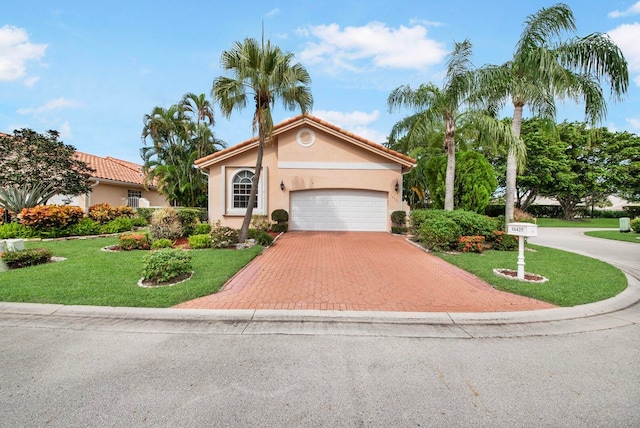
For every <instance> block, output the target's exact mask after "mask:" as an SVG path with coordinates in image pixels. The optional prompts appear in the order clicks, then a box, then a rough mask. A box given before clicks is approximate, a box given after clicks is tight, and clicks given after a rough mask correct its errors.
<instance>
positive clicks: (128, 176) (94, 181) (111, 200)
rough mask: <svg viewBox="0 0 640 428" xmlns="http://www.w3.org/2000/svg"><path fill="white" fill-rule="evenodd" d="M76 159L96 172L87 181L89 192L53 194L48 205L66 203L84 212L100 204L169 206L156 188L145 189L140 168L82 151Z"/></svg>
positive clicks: (133, 164)
mask: <svg viewBox="0 0 640 428" xmlns="http://www.w3.org/2000/svg"><path fill="white" fill-rule="evenodd" d="M76 157H77V158H78V159H80V160H81V161H83V162H85V163H86V164H87V165H89V166H90V167H91V168H93V169H94V170H95V172H94V173H93V175H92V176H91V178H89V184H90V185H91V192H90V193H88V194H86V195H80V196H71V197H68V196H64V195H56V196H54V197H53V198H51V199H49V202H48V203H49V204H65V203H69V204H71V205H77V206H79V207H81V208H82V209H84V210H85V211H87V210H88V208H89V207H90V206H92V205H95V204H100V203H108V204H109V205H112V206H122V205H126V206H130V207H133V208H139V207H149V206H151V207H158V206H161V207H165V206H169V201H168V200H167V198H166V197H164V196H163V195H161V194H160V193H158V190H157V188H156V187H153V186H148V187H146V188H145V185H144V175H143V173H142V165H138V164H135V163H133V162H128V161H125V160H121V159H116V158H112V157H110V156H107V157H104V158H103V157H99V156H95V155H90V154H88V153H83V152H76Z"/></svg>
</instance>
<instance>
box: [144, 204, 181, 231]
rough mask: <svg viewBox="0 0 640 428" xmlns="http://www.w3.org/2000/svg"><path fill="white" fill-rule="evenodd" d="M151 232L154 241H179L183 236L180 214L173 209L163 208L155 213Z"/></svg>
mask: <svg viewBox="0 0 640 428" xmlns="http://www.w3.org/2000/svg"><path fill="white" fill-rule="evenodd" d="M149 231H150V232H151V236H152V237H153V239H160V238H166V239H177V238H180V237H181V236H183V233H182V224H181V223H180V218H179V217H178V212H177V211H176V210H175V209H173V208H162V209H159V210H157V211H155V212H154V213H153V215H152V216H151V223H150V224H149Z"/></svg>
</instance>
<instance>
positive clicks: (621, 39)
mask: <svg viewBox="0 0 640 428" xmlns="http://www.w3.org/2000/svg"><path fill="white" fill-rule="evenodd" d="M638 4H640V3H638ZM608 34H609V36H610V37H611V39H612V40H613V41H614V42H615V44H616V45H618V47H619V48H620V49H621V50H622V53H623V54H624V56H625V58H626V59H627V63H628V64H629V71H630V72H631V73H640V44H639V43H638V40H640V22H634V23H633V24H623V25H620V26H619V27H616V28H614V29H613V30H611V31H609V32H608ZM633 81H634V82H635V83H636V85H638V86H640V76H635V77H633Z"/></svg>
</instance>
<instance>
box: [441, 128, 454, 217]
mask: <svg viewBox="0 0 640 428" xmlns="http://www.w3.org/2000/svg"><path fill="white" fill-rule="evenodd" d="M445 123H446V127H447V129H446V131H445V132H446V134H445V137H444V148H445V150H446V152H447V171H446V175H445V180H444V209H445V211H453V191H454V181H455V179H456V143H455V140H454V135H455V128H454V127H455V122H454V120H453V118H451V119H447V120H445Z"/></svg>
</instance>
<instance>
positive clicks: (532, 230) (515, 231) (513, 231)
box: [507, 223, 538, 279]
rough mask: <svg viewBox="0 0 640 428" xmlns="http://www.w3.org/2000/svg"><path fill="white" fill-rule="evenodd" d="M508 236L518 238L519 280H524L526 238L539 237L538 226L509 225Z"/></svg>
mask: <svg viewBox="0 0 640 428" xmlns="http://www.w3.org/2000/svg"><path fill="white" fill-rule="evenodd" d="M507 234H509V235H515V236H517V237H518V279H524V238H526V237H528V236H538V225H537V224H531V223H508V224H507Z"/></svg>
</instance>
